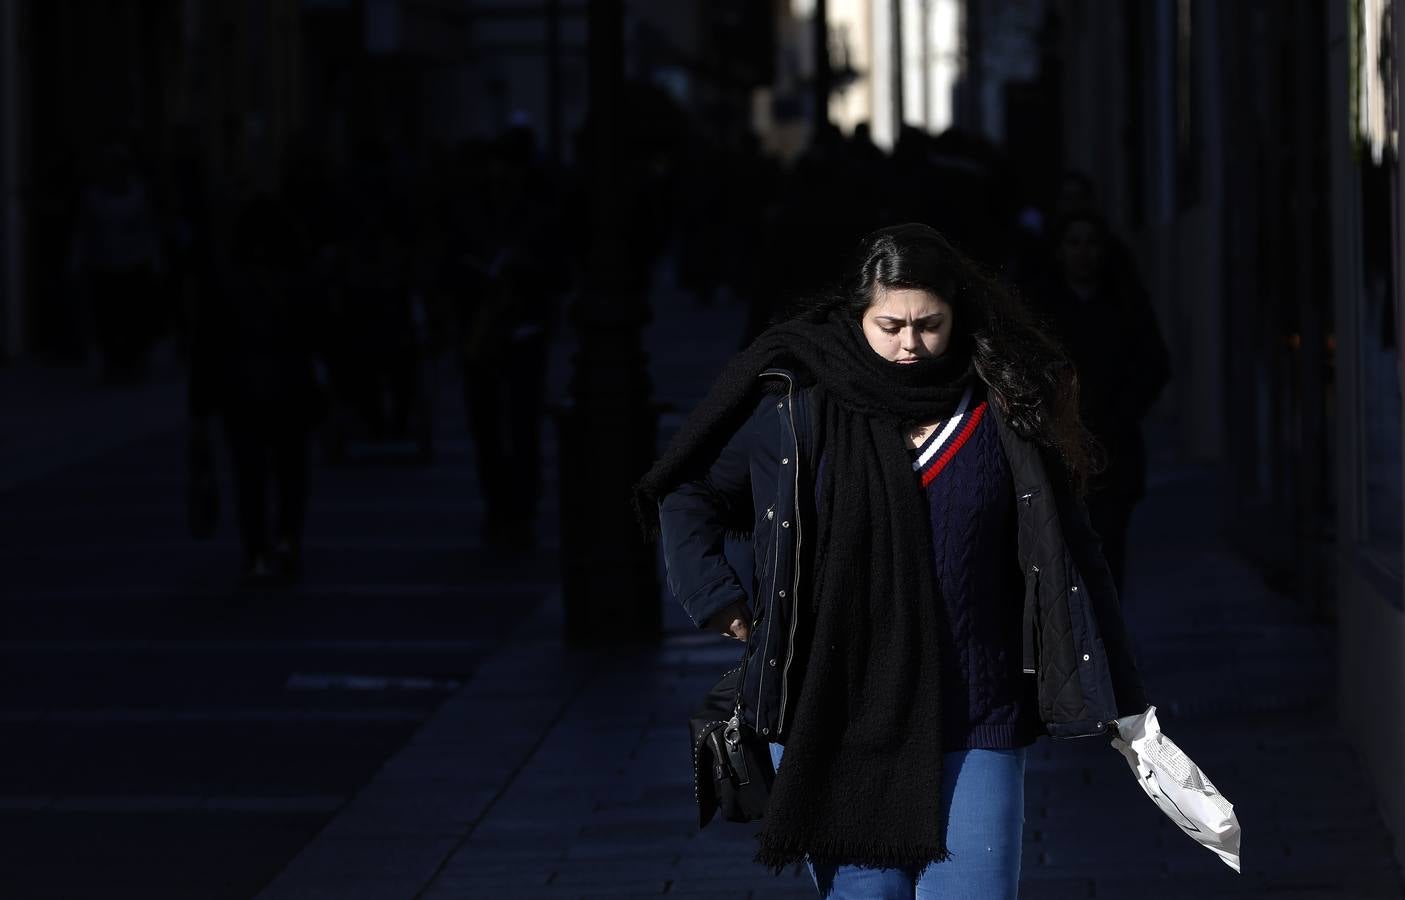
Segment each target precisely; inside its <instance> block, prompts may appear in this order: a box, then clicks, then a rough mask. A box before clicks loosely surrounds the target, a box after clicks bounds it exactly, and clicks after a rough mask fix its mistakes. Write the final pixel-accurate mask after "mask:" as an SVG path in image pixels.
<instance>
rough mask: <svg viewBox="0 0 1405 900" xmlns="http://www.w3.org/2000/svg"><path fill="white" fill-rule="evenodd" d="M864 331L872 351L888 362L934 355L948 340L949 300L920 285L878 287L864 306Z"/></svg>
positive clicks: (925, 357) (949, 334)
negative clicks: (871, 299) (868, 303)
mask: <svg viewBox="0 0 1405 900" xmlns="http://www.w3.org/2000/svg"><path fill="white" fill-rule="evenodd" d="M863 333H864V337H866V338H868V345H869V346H870V347H872V348H873V352H874V353H877V354H878V355H879V356H881V357H883V358H884V359H886V360H889V361H890V362H895V363H915V362H917V361H918V360H919V359H931V358H935V357H938V356H941V355H942V354H943V353H945V352H946V348H947V345H948V344H949V343H950V341H951V304H949V303H947V302H946V301H945V300H943V299H942V298H940V297H938V296H937V295H936V294H933V293H931V292H929V291H924V290H921V289H919V288H882V287H880V288H877V289H876V290H875V294H874V300H873V303H872V304H870V305H869V307H868V309H866V310H864V314H863Z"/></svg>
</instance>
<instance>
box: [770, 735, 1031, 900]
mask: <svg viewBox="0 0 1405 900" xmlns="http://www.w3.org/2000/svg"><path fill="white" fill-rule="evenodd" d="M784 753H785V748H783V747H782V746H781V745H780V744H772V745H771V761H772V762H774V763H775V764H776V771H777V772H779V771H780V767H781V757H782V756H783V755H784ZM1024 758H1025V748H1024V747H1020V748H1017V749H1014V750H958V751H955V752H952V753H944V754H942V802H941V815H942V820H943V822H945V824H946V845H947V849H948V850H950V851H951V859H949V860H947V861H946V862H942V863H934V864H933V865H930V866H928V867H927V868H926V869H925V870H924V871H922V872H921V873H920V876H919V873H917V872H915V871H911V870H907V869H871V868H861V867H859V866H815V865H811V866H810V867H809V868H810V876H811V877H812V878H814V880H815V887H817V888H819V891H820V896H821V897H828V898H830V900H853V898H864V900H889V898H902V900H1015V898H1017V897H1018V896H1019V890H1020V845H1021V842H1022V838H1023V832H1024Z"/></svg>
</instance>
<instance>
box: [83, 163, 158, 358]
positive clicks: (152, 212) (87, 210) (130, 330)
mask: <svg viewBox="0 0 1405 900" xmlns="http://www.w3.org/2000/svg"><path fill="white" fill-rule="evenodd" d="M161 243H162V241H161V227H160V223H159V221H158V218H157V213H156V205H155V202H154V199H153V198H152V195H151V190H150V188H149V186H148V183H147V180H146V179H145V178H144V177H142V175H141V173H140V172H139V171H138V169H137V167H136V163H135V161H134V160H133V159H132V155H131V152H130V150H128V148H127V147H126V145H124V144H120V143H113V144H110V145H108V146H107V147H105V148H104V149H103V151H102V153H101V156H100V159H99V161H98V168H97V173H96V177H95V178H94V179H93V181H92V183H91V184H89V185H88V187H87V189H86V190H84V192H83V195H82V198H81V200H80V202H79V209H78V218H77V222H76V223H75V227H74V234H73V246H72V250H71V258H70V267H71V270H72V271H73V273H74V274H75V275H76V276H77V277H78V278H79V281H80V283H81V285H82V287H83V288H84V290H85V292H86V294H87V299H88V305H89V309H90V311H91V315H92V322H93V331H94V337H95V338H96V342H97V347H98V352H99V354H100V355H101V357H102V363H103V371H104V374H105V375H106V377H107V378H108V379H109V380H112V381H130V380H133V379H137V378H141V377H142V376H144V375H145V374H146V369H147V364H148V361H149V358H150V354H151V347H152V343H153V342H154V340H155V337H156V333H157V330H158V327H159V323H158V319H159V309H160V304H159V303H158V302H157V288H158V284H157V278H158V275H159V274H160V272H161V269H162V246H161Z"/></svg>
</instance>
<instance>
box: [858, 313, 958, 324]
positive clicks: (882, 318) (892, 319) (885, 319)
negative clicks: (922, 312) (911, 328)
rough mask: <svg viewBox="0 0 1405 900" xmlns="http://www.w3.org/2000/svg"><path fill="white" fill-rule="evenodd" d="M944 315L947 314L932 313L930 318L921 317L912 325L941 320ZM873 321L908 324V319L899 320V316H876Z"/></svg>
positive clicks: (913, 321)
mask: <svg viewBox="0 0 1405 900" xmlns="http://www.w3.org/2000/svg"><path fill="white" fill-rule="evenodd" d="M943 315H945V313H932V314H931V315H929V316H919V317H917V318H916V319H913V320H912V324H914V325H916V324H918V323H920V322H929V321H931V320H932V319H940V318H941V317H942V316H943ZM873 320H874V321H875V322H880V321H882V322H892V323H894V324H897V325H906V324H907V319H899V318H898V317H897V316H874V317H873Z"/></svg>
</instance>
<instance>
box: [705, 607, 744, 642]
mask: <svg viewBox="0 0 1405 900" xmlns="http://www.w3.org/2000/svg"><path fill="white" fill-rule="evenodd" d="M707 627H708V628H709V629H711V630H712V631H715V632H717V633H718V634H720V635H723V636H725V637H729V638H734V639H736V640H738V641H744V640H746V639H747V638H748V637H750V636H751V611H750V610H748V609H747V608H746V604H745V603H733V604H732V605H731V606H729V607H727V608H726V609H724V610H722V611H721V612H720V613H717V614H716V615H714V616H713V617H712V618H711V619H708V620H707Z"/></svg>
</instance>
